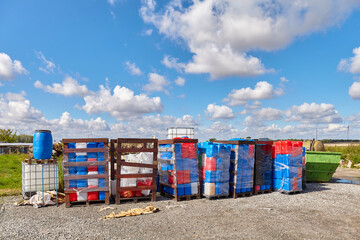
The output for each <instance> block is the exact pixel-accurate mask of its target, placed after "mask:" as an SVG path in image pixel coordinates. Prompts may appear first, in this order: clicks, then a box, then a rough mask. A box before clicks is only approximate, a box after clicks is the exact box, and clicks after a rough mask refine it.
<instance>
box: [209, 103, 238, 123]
mask: <svg viewBox="0 0 360 240" xmlns="http://www.w3.org/2000/svg"><path fill="white" fill-rule="evenodd" d="M205 112H206V114H207V116H208V117H209V118H210V119H211V120H215V119H233V118H235V115H234V113H233V110H232V109H231V108H229V107H228V106H225V105H221V106H219V105H216V104H209V105H208V106H207V108H206V111H205Z"/></svg>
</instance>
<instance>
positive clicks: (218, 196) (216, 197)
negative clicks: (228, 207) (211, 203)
mask: <svg viewBox="0 0 360 240" xmlns="http://www.w3.org/2000/svg"><path fill="white" fill-rule="evenodd" d="M203 197H206V198H207V199H209V200H213V199H221V198H228V197H229V194H221V195H212V196H208V195H203Z"/></svg>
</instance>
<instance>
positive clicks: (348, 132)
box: [347, 125, 350, 141]
mask: <svg viewBox="0 0 360 240" xmlns="http://www.w3.org/2000/svg"><path fill="white" fill-rule="evenodd" d="M349 134H350V125H348V126H347V140H348V141H349Z"/></svg>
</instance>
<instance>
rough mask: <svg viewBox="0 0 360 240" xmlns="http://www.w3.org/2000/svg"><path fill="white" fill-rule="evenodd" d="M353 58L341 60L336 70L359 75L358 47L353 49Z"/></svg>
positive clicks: (359, 51) (359, 56)
mask: <svg viewBox="0 0 360 240" xmlns="http://www.w3.org/2000/svg"><path fill="white" fill-rule="evenodd" d="M353 53H354V57H351V58H348V59H341V61H340V63H339V65H338V69H339V70H341V71H345V72H350V73H354V74H356V73H360V47H358V48H354V49H353Z"/></svg>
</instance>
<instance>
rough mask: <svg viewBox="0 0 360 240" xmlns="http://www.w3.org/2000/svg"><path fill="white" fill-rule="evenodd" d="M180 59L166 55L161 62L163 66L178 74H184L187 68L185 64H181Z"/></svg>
mask: <svg viewBox="0 0 360 240" xmlns="http://www.w3.org/2000/svg"><path fill="white" fill-rule="evenodd" d="M178 61H179V59H177V58H174V57H171V56H169V55H165V56H164V59H163V60H162V61H161V63H162V64H164V65H165V66H166V67H167V68H173V69H175V70H176V71H178V72H182V71H183V69H184V68H185V64H184V63H179V62H178Z"/></svg>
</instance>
